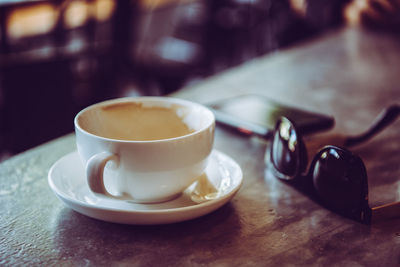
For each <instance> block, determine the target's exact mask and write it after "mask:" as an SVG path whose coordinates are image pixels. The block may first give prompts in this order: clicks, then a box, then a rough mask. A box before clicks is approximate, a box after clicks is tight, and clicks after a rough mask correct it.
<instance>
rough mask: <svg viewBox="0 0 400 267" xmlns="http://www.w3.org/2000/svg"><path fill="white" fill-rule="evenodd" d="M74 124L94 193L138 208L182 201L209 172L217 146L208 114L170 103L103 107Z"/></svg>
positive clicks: (134, 101)
mask: <svg viewBox="0 0 400 267" xmlns="http://www.w3.org/2000/svg"><path fill="white" fill-rule="evenodd" d="M74 123H75V134H76V143H77V148H78V152H79V155H80V157H81V159H82V161H83V163H84V164H85V166H86V174H87V182H88V185H89V188H90V190H91V191H92V192H93V193H95V194H101V195H103V196H104V195H105V196H108V197H113V198H119V199H130V200H132V201H134V202H137V203H155V202H162V201H167V200H170V199H172V198H174V197H176V196H178V195H179V194H180V193H181V192H182V191H183V190H184V189H185V188H187V187H188V186H189V185H190V184H192V183H193V182H194V181H195V180H196V179H197V177H199V176H200V175H201V174H202V173H203V172H204V169H205V168H206V166H207V162H208V158H209V155H210V153H211V151H212V147H213V141H214V129H215V118H214V115H213V113H212V112H211V111H210V110H209V109H208V108H206V107H204V106H202V105H200V104H197V103H193V102H190V101H186V100H181V99H175V98H168V97H134V98H120V99H115V100H109V101H105V102H101V103H98V104H95V105H92V106H89V107H87V108H85V109H83V110H82V111H81V112H79V113H78V114H77V115H76V117H75V120H74ZM181 123H182V124H183V125H181ZM171 125H172V127H171ZM178 126H179V127H178ZM180 128H182V129H183V130H182V131H181V132H177V130H176V129H180ZM175 135H177V136H175ZM145 139H146V140H145ZM147 139H149V140H147Z"/></svg>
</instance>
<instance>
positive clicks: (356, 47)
mask: <svg viewBox="0 0 400 267" xmlns="http://www.w3.org/2000/svg"><path fill="white" fill-rule="evenodd" d="M399 82H400V41H399V39H396V38H395V37H392V36H388V35H382V34H377V33H369V32H363V31H360V30H357V29H341V30H338V31H336V32H332V33H329V34H327V35H325V36H323V37H321V38H319V39H317V40H313V41H310V42H307V43H304V44H302V45H300V46H296V47H293V48H290V49H287V50H283V51H279V52H277V53H275V54H270V55H267V56H265V57H263V58H259V59H257V60H254V61H252V62H249V63H247V64H245V65H243V66H240V67H238V68H236V69H233V70H230V71H227V72H225V73H222V74H221V75H218V76H215V77H212V78H210V79H208V80H206V81H204V82H201V83H199V84H197V85H195V86H192V87H190V88H186V89H184V90H182V91H180V92H177V93H176V95H175V96H176V97H181V98H186V99H191V100H194V101H198V102H201V103H207V102H209V101H212V100H216V99H219V98H225V97H228V96H232V95H238V94H243V93H248V92H251V93H259V94H263V95H265V96H268V97H270V98H272V99H275V100H278V101H281V102H283V103H286V104H291V105H294V106H296V107H300V108H304V109H308V110H318V111H321V112H323V113H327V114H331V115H333V116H334V117H335V119H336V126H335V128H334V129H333V130H332V131H330V132H329V133H326V134H325V135H329V134H333V133H344V134H352V133H357V132H360V131H362V130H364V129H366V128H367V127H368V126H369V124H370V123H371V122H372V120H373V119H374V118H375V116H376V115H377V114H378V113H379V112H380V110H381V109H382V108H384V107H385V106H387V105H389V104H391V103H393V102H397V103H399V102H400V88H399ZM399 132H400V120H399V121H398V122H396V123H394V124H393V125H392V126H391V127H390V128H388V129H387V130H386V131H385V132H383V133H382V134H380V135H379V136H377V137H376V138H374V139H373V140H371V141H369V142H368V143H367V144H365V145H362V146H358V147H356V148H354V149H353V151H354V152H356V153H358V154H359V155H360V156H361V157H362V158H363V160H364V162H365V164H366V166H367V171H368V176H369V187H370V192H369V196H370V205H371V206H375V205H379V204H383V203H387V202H390V201H399V200H400V180H399V177H400V168H399V164H400V156H399V154H400V153H399V151H400V142H399V141H400V138H399ZM318 140H319V136H318V135H314V136H312V137H310V138H309V142H317V141H318ZM265 146H266V144H265V143H263V142H260V141H258V140H256V139H254V138H246V137H243V136H240V135H237V134H236V133H233V132H230V131H227V130H226V129H223V128H220V127H219V128H218V129H217V131H216V139H215V147H216V148H217V149H218V150H220V151H222V152H224V153H226V154H228V155H230V156H231V157H232V158H234V159H235V160H236V161H237V162H238V163H239V164H240V165H241V167H242V169H243V173H244V184H243V186H242V188H241V189H240V191H239V192H238V194H237V195H236V196H235V197H234V198H233V199H232V201H231V202H230V203H228V204H227V205H225V206H223V207H222V208H220V209H219V210H217V211H215V212H213V213H211V214H208V215H206V216H204V217H201V218H198V219H194V220H191V221H186V222H181V223H176V224H170V225H159V226H133V225H119V224H113V223H107V222H103V221H98V220H95V219H91V218H88V217H86V216H84V215H81V214H79V213H76V212H74V211H72V210H71V209H69V208H67V207H65V206H64V205H63V204H62V203H61V202H60V201H59V200H58V199H57V198H56V196H55V195H54V194H53V192H52V191H51V190H50V188H49V186H48V184H47V173H48V170H49V168H50V166H51V165H52V164H53V163H54V162H55V161H56V160H57V159H59V158H60V157H61V156H63V155H65V154H67V153H69V152H71V151H73V150H75V149H76V148H75V140H74V136H73V135H72V134H71V135H68V136H65V137H62V138H60V139H57V140H54V141H52V142H50V143H47V144H44V145H41V146H39V147H37V148H34V149H32V150H30V151H27V152H24V153H22V154H20V155H17V156H15V157H13V158H11V159H9V160H8V161H6V162H3V163H2V164H0V204H1V210H0V265H2V266H14V265H29V266H32V265H41V266H47V265H55V266H60V265H66V266H68V265H79V266H80V265H83V266H103V265H104V266H116V265H117V266H118V265H122V266H128V265H129V266H130V265H133V266H200V265H212V266H268V265H271V266H277V265H307V266H308V265H317V266H318V265H321V266H331V265H336V266H398V265H399V264H400V220H399V219H392V220H388V221H384V222H381V223H377V224H372V225H364V224H360V223H358V222H355V221H352V220H350V219H346V218H343V217H341V216H340V215H337V214H335V213H333V212H331V211H329V210H326V209H324V208H323V207H321V206H320V205H319V204H317V203H315V202H313V201H312V200H310V198H308V197H307V196H305V195H303V194H302V193H301V192H299V191H297V190H296V189H295V188H293V187H291V186H290V185H288V184H285V183H282V182H281V181H279V180H277V179H276V178H275V177H272V176H271V175H270V174H268V173H266V172H265V165H264V162H263V157H264V152H265Z"/></svg>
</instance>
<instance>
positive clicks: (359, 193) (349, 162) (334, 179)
mask: <svg viewBox="0 0 400 267" xmlns="http://www.w3.org/2000/svg"><path fill="white" fill-rule="evenodd" d="M316 157H317V158H316V159H315V161H314V162H315V163H314V166H313V170H312V178H313V183H314V187H315V190H316V192H317V194H318V196H319V197H320V198H321V200H322V201H323V202H324V203H325V204H326V205H327V206H329V207H330V208H332V209H334V210H336V211H338V212H340V213H342V214H344V215H347V216H350V217H353V218H356V219H362V218H360V217H363V216H364V214H363V212H364V211H365V209H366V208H367V207H368V184H367V174H366V170H365V166H364V164H363V162H362V160H361V158H359V157H358V156H356V155H354V154H352V153H351V152H349V151H347V150H344V149H340V148H337V147H333V146H330V147H326V148H324V149H323V150H322V151H321V152H320V153H318V155H317V156H316Z"/></svg>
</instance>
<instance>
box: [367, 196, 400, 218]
mask: <svg viewBox="0 0 400 267" xmlns="http://www.w3.org/2000/svg"><path fill="white" fill-rule="evenodd" d="M371 210H372V215H371V221H372V222H378V221H382V220H387V219H392V218H396V217H400V201H399V202H393V203H390V204H386V205H382V206H378V207H374V208H372V209H371Z"/></svg>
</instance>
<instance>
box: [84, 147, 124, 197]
mask: <svg viewBox="0 0 400 267" xmlns="http://www.w3.org/2000/svg"><path fill="white" fill-rule="evenodd" d="M110 160H113V161H115V162H116V163H117V164H118V163H119V158H118V156H116V155H115V154H112V153H110V152H100V153H98V154H96V155H94V156H92V157H91V158H90V159H89V160H88V162H87V164H86V177H87V182H88V184H89V188H90V190H91V191H92V192H94V193H98V194H103V195H106V196H111V194H110V193H108V192H107V189H106V188H105V186H104V179H103V174H104V167H105V166H106V163H107V162H108V161H110Z"/></svg>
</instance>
